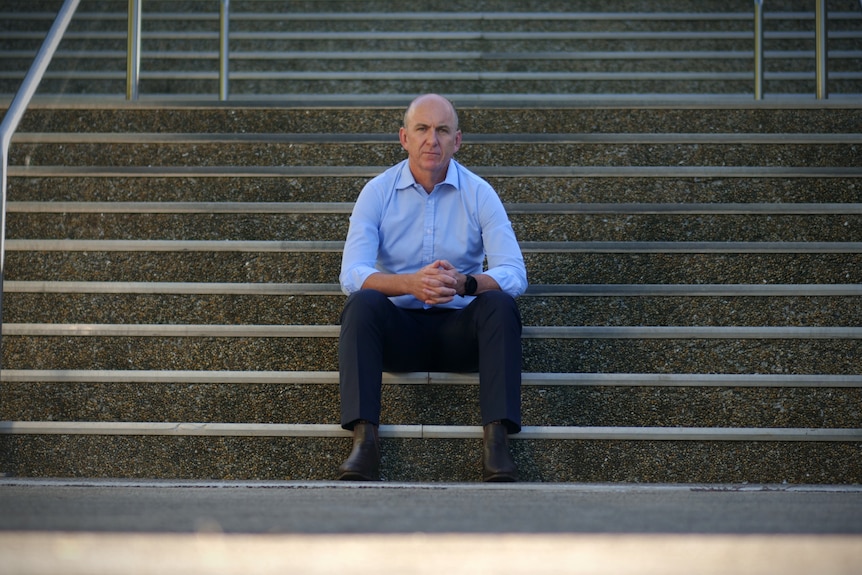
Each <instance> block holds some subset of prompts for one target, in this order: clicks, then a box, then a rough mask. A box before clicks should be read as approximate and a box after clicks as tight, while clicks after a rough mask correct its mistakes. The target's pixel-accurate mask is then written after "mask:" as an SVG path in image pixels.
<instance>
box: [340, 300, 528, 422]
mask: <svg viewBox="0 0 862 575" xmlns="http://www.w3.org/2000/svg"><path fill="white" fill-rule="evenodd" d="M338 361H339V369H340V374H341V375H340V388H341V425H342V427H344V428H345V429H352V428H353V425H354V424H355V422H356V421H357V420H360V419H364V420H366V421H370V422H372V423H375V424H379V422H380V409H381V400H380V398H381V385H382V378H383V372H384V371H388V372H402V373H403V372H412V371H443V372H476V371H478V372H479V406H480V410H481V418H482V425H485V424H487V423H490V422H492V421H498V420H499V421H503V422H504V423H505V424H506V425H507V427H508V428H509V432H510V433H517V432H518V431H520V429H521V315H520V312H519V311H518V305H517V303H516V302H515V299H514V298H512V296H510V295H508V294H506V293H503V292H501V291H489V292H485V293H482V294H479V295H478V296H476V298H475V299H474V300H473V301H472V302H470V304H469V305H468V306H467V307H465V308H463V309H458V310H452V309H441V308H431V309H418V310H412V309H403V308H399V307H396V306H395V305H394V304H393V303H392V302H391V301H390V300H389V298H388V297H386V296H385V295H383V294H382V293H380V292H378V291H376V290H369V289H363V290H360V291H358V292H355V293H353V294H351V295H350V296H349V297H348V298H347V303H346V304H345V306H344V311H343V312H342V314H341V336H340V339H339V344H338Z"/></svg>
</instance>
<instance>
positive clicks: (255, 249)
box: [6, 239, 862, 254]
mask: <svg viewBox="0 0 862 575" xmlns="http://www.w3.org/2000/svg"><path fill="white" fill-rule="evenodd" d="M519 245H520V246H521V251H523V252H524V253H568V254H584V253H590V254H857V253H862V242H637V241H635V242H601V241H599V242H543V241H535V242H531V241H525V242H519ZM343 247H344V242H343V241H340V240H339V241H313V240H312V241H302V240H294V241H253V240H249V241H244V240H212V241H210V240H69V239H62V240H44V239H10V240H7V242H6V249H7V251H9V252H22V251H30V252H213V253H216V252H244V253H307V252H328V253H332V252H340V251H342V249H343Z"/></svg>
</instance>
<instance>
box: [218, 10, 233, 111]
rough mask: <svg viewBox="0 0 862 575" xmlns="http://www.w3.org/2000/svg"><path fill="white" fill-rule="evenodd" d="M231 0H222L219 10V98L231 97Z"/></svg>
mask: <svg viewBox="0 0 862 575" xmlns="http://www.w3.org/2000/svg"><path fill="white" fill-rule="evenodd" d="M229 36H230V0H221V9H220V10H219V69H218V79H219V90H218V98H219V100H227V99H228V97H229V95H230V94H229V80H230V79H229V75H230V41H229V40H230V39H229Z"/></svg>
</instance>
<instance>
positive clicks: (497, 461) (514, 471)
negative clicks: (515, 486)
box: [482, 421, 518, 482]
mask: <svg viewBox="0 0 862 575" xmlns="http://www.w3.org/2000/svg"><path fill="white" fill-rule="evenodd" d="M482 467H483V468H484V474H483V475H484V480H485V481H499V482H503V481H517V480H518V467H517V466H516V465H515V461H514V460H513V459H512V454H511V453H509V430H508V429H506V426H505V425H503V424H502V423H500V422H499V421H495V422H492V423H489V424H488V425H486V426H485V427H484V447H483V449H482Z"/></svg>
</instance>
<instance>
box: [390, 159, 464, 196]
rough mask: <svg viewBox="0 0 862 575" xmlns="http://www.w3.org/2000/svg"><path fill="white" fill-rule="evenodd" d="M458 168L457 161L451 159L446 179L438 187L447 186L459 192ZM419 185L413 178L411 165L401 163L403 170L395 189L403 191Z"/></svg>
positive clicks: (406, 162)
mask: <svg viewBox="0 0 862 575" xmlns="http://www.w3.org/2000/svg"><path fill="white" fill-rule="evenodd" d="M457 166H458V163H457V162H456V161H455V159H454V158H452V159H450V160H449V167H448V168H446V178H444V180H443V181H442V182H440V183H439V184H437V185H438V186H441V185H447V186H450V187H452V188H454V189H456V190H457V189H458V188H459V186H458V183H459V180H458V168H457ZM418 185H419V184H418V182H416V178H414V177H413V172H411V171H410V163H409V162H408V161H407V160H404V161H403V162H401V170H400V173H399V174H398V179H397V181H396V182H395V189H397V190H403V189H406V188H410V187H413V186H418Z"/></svg>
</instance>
